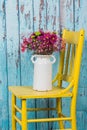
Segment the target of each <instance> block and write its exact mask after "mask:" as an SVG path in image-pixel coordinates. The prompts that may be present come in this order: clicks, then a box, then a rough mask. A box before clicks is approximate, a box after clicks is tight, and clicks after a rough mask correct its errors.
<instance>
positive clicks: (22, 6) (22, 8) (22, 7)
mask: <svg viewBox="0 0 87 130" xmlns="http://www.w3.org/2000/svg"><path fill="white" fill-rule="evenodd" d="M20 11H21V13H22V14H23V12H24V5H21V8H20Z"/></svg>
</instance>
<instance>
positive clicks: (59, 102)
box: [57, 98, 64, 129]
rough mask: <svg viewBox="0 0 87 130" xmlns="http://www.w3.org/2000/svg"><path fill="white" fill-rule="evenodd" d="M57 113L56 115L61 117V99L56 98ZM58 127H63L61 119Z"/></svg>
mask: <svg viewBox="0 0 87 130" xmlns="http://www.w3.org/2000/svg"><path fill="white" fill-rule="evenodd" d="M57 113H58V116H59V117H61V113H62V104H61V99H60V98H57ZM58 123H59V127H60V129H64V123H63V121H59V122H58Z"/></svg>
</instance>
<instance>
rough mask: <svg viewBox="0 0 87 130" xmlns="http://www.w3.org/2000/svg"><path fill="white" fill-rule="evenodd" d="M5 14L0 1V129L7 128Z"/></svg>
mask: <svg viewBox="0 0 87 130" xmlns="http://www.w3.org/2000/svg"><path fill="white" fill-rule="evenodd" d="M5 22H6V12H5V0H1V1H0V129H2V130H4V129H8V128H9V120H8V99H7V96H8V88H7V63H6V57H7V56H6V47H7V46H6V24H5Z"/></svg>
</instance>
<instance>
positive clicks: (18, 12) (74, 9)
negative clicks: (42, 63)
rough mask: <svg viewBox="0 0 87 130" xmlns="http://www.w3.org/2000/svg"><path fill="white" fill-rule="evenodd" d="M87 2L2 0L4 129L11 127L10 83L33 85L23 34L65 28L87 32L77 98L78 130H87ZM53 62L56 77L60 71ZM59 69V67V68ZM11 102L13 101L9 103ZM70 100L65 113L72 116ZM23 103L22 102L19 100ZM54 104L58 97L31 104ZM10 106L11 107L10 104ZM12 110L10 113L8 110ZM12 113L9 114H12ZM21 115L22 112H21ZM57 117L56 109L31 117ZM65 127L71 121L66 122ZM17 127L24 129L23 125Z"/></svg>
mask: <svg viewBox="0 0 87 130" xmlns="http://www.w3.org/2000/svg"><path fill="white" fill-rule="evenodd" d="M86 10H87V1H86V0H75V1H74V0H26V1H24V0H0V130H11V94H8V85H32V84H33V67H34V66H33V64H32V63H31V60H30V58H31V55H32V53H31V52H25V53H21V52H20V48H19V46H20V43H21V41H22V38H21V37H22V36H23V35H26V36H27V35H28V34H29V33H31V32H33V31H37V30H38V29H41V28H42V29H44V30H50V31H53V30H55V31H58V32H60V30H62V29H63V28H68V29H71V30H73V29H75V30H79V29H80V28H84V29H85V31H86V36H85V44H84V50H83V58H82V65H81V74H80V82H79V90H78V98H77V125H78V130H86V129H87V125H86V122H87V112H86V111H87V103H86V101H87V71H86V70H87V56H86V52H87V51H86V50H87V29H86V28H87V11H86ZM55 56H56V58H57V62H56V63H55V64H54V65H53V77H54V75H55V73H56V71H57V65H58V60H59V59H58V55H57V54H55ZM55 68H56V69H55ZM8 101H9V102H8ZM69 102H70V99H67V100H66V99H64V100H63V103H62V105H63V107H64V109H63V112H64V113H66V114H67V115H69V109H67V106H68V104H69ZM17 104H18V105H19V106H20V105H21V103H20V101H18V100H17ZM42 104H43V106H44V107H50V106H51V107H53V106H55V100H53V99H52V100H48V99H42V100H31V101H30V100H29V101H28V102H27V106H28V107H41V106H42ZM8 106H9V107H8ZM8 109H9V112H8ZM8 116H9V117H8ZM18 116H19V115H18ZM48 116H49V117H54V116H56V113H55V112H49V113H48V112H44V113H43V112H37V113H35V112H34V113H31V114H28V117H30V118H34V117H48ZM57 125H58V124H57V123H37V124H36V123H31V124H29V126H28V129H29V130H53V129H56V128H58V126H57ZM65 126H68V127H69V124H68V123H67V122H65ZM17 129H18V130H20V127H19V125H17Z"/></svg>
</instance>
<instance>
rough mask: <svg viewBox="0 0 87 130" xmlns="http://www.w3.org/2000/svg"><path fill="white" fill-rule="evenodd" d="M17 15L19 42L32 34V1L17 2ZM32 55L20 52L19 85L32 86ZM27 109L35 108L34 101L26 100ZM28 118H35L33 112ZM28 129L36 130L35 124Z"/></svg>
mask: <svg viewBox="0 0 87 130" xmlns="http://www.w3.org/2000/svg"><path fill="white" fill-rule="evenodd" d="M19 13H20V42H22V36H23V35H24V36H28V34H30V33H32V32H33V1H32V0H26V1H24V0H19ZM31 55H32V53H31V52H30V51H29V52H25V53H22V52H21V85H24V86H26V85H30V86H31V85H32V83H33V64H32V62H31ZM27 107H33V108H34V107H35V100H28V101H27ZM28 118H35V112H32V113H29V114H28ZM28 129H30V130H36V124H35V123H30V124H29V125H28Z"/></svg>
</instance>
